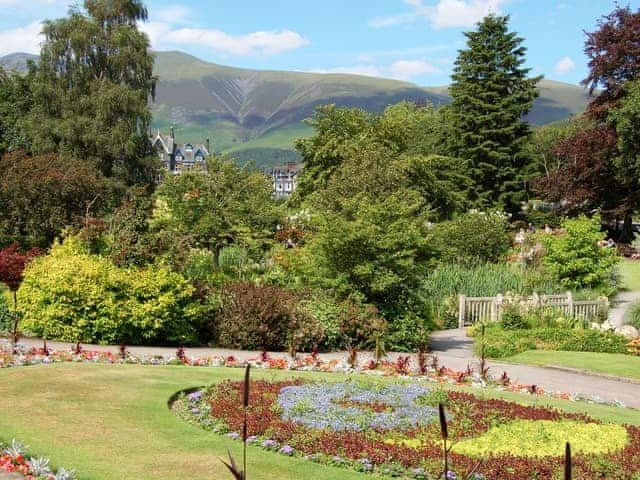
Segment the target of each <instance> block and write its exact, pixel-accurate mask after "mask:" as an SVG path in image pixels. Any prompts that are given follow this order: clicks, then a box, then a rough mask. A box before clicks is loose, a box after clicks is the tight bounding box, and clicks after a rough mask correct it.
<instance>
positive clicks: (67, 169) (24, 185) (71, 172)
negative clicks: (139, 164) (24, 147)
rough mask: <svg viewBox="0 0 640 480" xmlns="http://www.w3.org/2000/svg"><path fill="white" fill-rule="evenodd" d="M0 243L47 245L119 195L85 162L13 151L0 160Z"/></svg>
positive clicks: (113, 187)
mask: <svg viewBox="0 0 640 480" xmlns="http://www.w3.org/2000/svg"><path fill="white" fill-rule="evenodd" d="M0 168H1V169H2V172H3V174H2V175H1V176H0V204H2V205H4V206H5V207H4V208H2V209H0V245H2V244H5V245H6V244H8V243H11V242H13V241H17V242H19V243H22V244H26V245H38V246H40V247H45V248H46V247H48V246H49V245H51V243H52V242H53V240H54V239H55V238H56V237H57V236H59V235H60V233H61V232H62V230H63V229H64V228H65V227H69V226H70V227H78V228H79V227H81V226H83V225H85V224H86V222H87V220H88V219H90V218H93V217H97V216H100V215H101V214H102V213H104V212H105V211H106V210H108V209H109V208H110V207H111V206H112V204H113V197H115V196H119V191H118V186H117V185H114V184H113V182H111V181H109V180H108V179H105V178H104V177H103V176H102V175H101V174H100V173H99V172H97V171H96V170H95V169H94V168H93V167H92V166H91V165H89V164H87V163H86V162H82V161H78V160H72V159H62V158H61V157H60V156H58V155H56V154H48V155H36V156H31V155H28V154H27V153H25V152H24V151H14V152H12V153H9V154H6V155H4V156H3V157H1V158H0Z"/></svg>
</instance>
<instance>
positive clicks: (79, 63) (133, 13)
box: [26, 0, 156, 184]
mask: <svg viewBox="0 0 640 480" xmlns="http://www.w3.org/2000/svg"><path fill="white" fill-rule="evenodd" d="M84 7H85V8H84V10H81V9H79V8H76V7H74V8H72V9H71V10H70V12H69V16H68V17H66V18H61V19H59V20H53V21H52V20H48V21H46V22H44V28H43V34H44V37H45V40H44V43H43V45H42V50H41V54H40V63H39V66H38V70H37V73H36V75H35V79H34V82H33V96H34V103H33V108H32V110H31V113H30V114H29V117H28V120H27V122H26V129H27V132H28V134H29V136H30V138H31V140H32V148H33V149H34V151H35V152H39V153H49V152H59V153H60V154H61V155H63V156H65V157H70V158H75V159H78V160H83V161H87V162H89V163H91V164H92V165H95V166H96V167H97V168H98V169H99V170H100V171H101V172H102V174H103V175H105V176H107V177H111V176H114V177H117V178H119V179H121V180H123V181H125V182H127V183H129V184H131V183H136V182H144V181H150V180H152V179H153V178H154V171H153V170H154V168H153V165H154V162H152V161H151V160H150V154H151V145H150V142H149V139H148V130H149V124H150V122H151V113H150V111H149V108H148V103H149V99H150V98H151V97H152V96H153V94H154V90H155V81H156V79H155V77H154V76H153V55H152V54H151V53H150V52H149V47H150V46H149V39H148V38H147V36H146V34H144V33H142V32H141V31H139V30H138V26H137V24H138V22H140V21H145V20H146V19H147V11H146V8H145V7H144V5H143V4H142V2H140V1H138V0H117V1H112V0H86V1H85V2H84Z"/></svg>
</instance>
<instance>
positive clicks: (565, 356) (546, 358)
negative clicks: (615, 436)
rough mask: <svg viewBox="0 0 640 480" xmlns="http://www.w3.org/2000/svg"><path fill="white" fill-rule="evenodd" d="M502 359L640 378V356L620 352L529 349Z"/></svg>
mask: <svg viewBox="0 0 640 480" xmlns="http://www.w3.org/2000/svg"><path fill="white" fill-rule="evenodd" d="M501 360H502V361H504V362H508V363H525V364H527V365H538V366H542V367H545V366H548V365H559V366H562V367H569V368H579V369H581V370H589V371H592V372H598V373H605V374H609V375H617V376H620V377H628V378H634V379H638V380H640V357H633V356H631V355H622V354H618V353H591V352H557V351H549V350H529V351H527V352H522V353H519V354H518V355H514V356H513V357H508V358H503V359H501Z"/></svg>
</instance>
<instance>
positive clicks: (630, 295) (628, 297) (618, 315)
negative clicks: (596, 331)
mask: <svg viewBox="0 0 640 480" xmlns="http://www.w3.org/2000/svg"><path fill="white" fill-rule="evenodd" d="M638 301H640V292H622V293H619V294H618V295H617V296H616V298H614V299H613V301H612V302H611V303H612V308H610V309H609V321H610V322H611V323H612V324H613V325H614V326H616V327H621V326H622V325H624V322H625V314H626V312H627V309H628V308H629V307H630V306H631V304H632V303H634V302H638Z"/></svg>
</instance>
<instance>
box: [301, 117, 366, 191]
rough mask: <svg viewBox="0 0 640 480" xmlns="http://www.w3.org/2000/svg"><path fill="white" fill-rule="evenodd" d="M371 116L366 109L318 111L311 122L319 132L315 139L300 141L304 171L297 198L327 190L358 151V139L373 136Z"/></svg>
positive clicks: (316, 132) (316, 131) (316, 133)
mask: <svg viewBox="0 0 640 480" xmlns="http://www.w3.org/2000/svg"><path fill="white" fill-rule="evenodd" d="M369 118H370V115H369V114H368V113H366V112H365V111H364V110H360V109H348V108H337V107H336V106H335V105H325V106H322V107H318V108H317V109H316V114H315V117H314V118H313V119H312V120H309V121H308V122H307V123H308V124H309V125H311V126H312V127H313V128H314V129H315V134H314V135H313V136H312V137H309V138H305V139H300V140H298V141H296V149H297V150H298V151H299V152H300V155H301V156H302V161H303V162H304V171H303V174H302V176H301V178H300V181H299V182H298V186H297V187H296V192H295V198H296V199H299V200H300V199H304V198H305V197H307V196H308V195H309V194H311V193H312V192H314V191H316V190H318V189H322V188H324V187H326V185H327V182H328V181H329V178H331V176H332V175H333V173H334V172H335V170H336V169H337V168H338V167H339V166H340V164H341V163H342V162H343V161H344V159H345V158H348V157H349V155H351V153H352V152H353V150H354V140H356V139H358V138H362V137H367V136H369V130H370V120H369Z"/></svg>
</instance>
